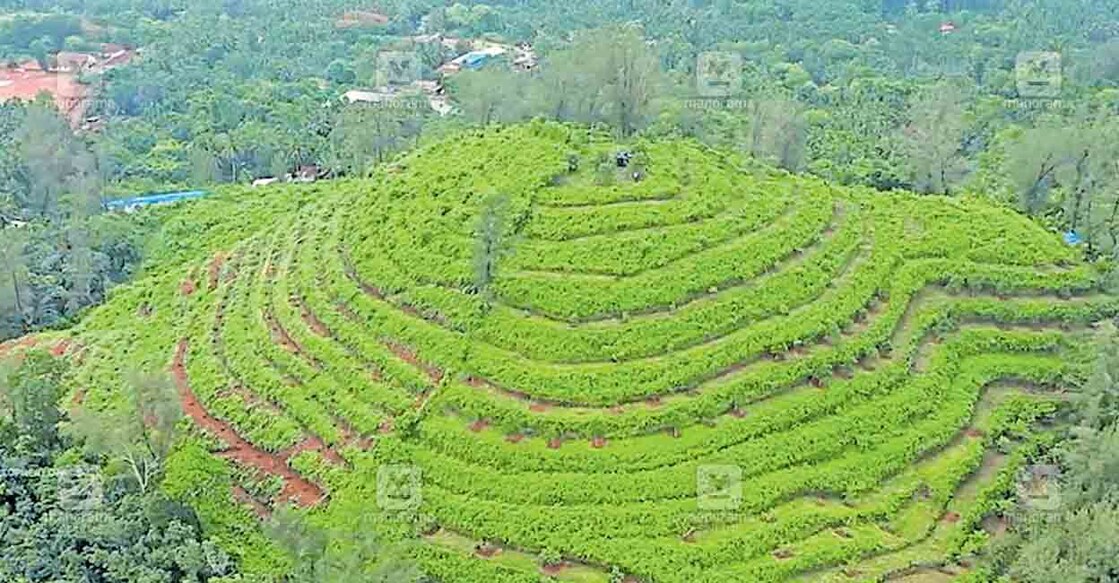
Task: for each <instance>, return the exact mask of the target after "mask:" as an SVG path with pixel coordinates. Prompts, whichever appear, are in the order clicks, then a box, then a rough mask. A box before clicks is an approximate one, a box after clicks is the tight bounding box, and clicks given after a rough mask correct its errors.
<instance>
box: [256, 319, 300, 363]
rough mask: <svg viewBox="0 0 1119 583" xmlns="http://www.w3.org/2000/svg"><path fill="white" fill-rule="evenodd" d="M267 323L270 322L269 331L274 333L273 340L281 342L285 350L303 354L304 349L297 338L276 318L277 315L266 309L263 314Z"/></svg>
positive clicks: (277, 342)
mask: <svg viewBox="0 0 1119 583" xmlns="http://www.w3.org/2000/svg"><path fill="white" fill-rule="evenodd" d="M262 315H263V317H264V321H265V323H267V324H268V331H269V332H270V333H271V334H272V342H275V343H276V344H279V345H280V346H281V347H282V348H283V349H284V350H287V351H288V352H292V353H295V354H303V350H302V349H301V348H300V346H299V345H298V344H296V342H295V340H293V339H292V337H291V335H290V334H288V331H287V330H285V329H284V327H283V326H281V325H280V323H279V322H278V321H277V320H276V316H275V315H274V314H272V312H270V311H265V312H264V313H263V314H262Z"/></svg>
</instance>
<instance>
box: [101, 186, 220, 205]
mask: <svg viewBox="0 0 1119 583" xmlns="http://www.w3.org/2000/svg"><path fill="white" fill-rule="evenodd" d="M207 194H210V193H208V192H206V191H205V190H186V191H182V192H165V193H162V194H149V195H145V196H136V197H133V198H122V199H118V200H110V201H109V202H107V203H105V208H107V209H109V210H123V209H128V208H132V207H138V206H151V205H153V204H167V203H172V202H179V201H181V200H193V199H196V198H202V197H204V196H206V195H207Z"/></svg>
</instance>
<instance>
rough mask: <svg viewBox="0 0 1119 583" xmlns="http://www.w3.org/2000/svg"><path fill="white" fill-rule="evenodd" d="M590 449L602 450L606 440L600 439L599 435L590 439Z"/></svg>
mask: <svg viewBox="0 0 1119 583" xmlns="http://www.w3.org/2000/svg"><path fill="white" fill-rule="evenodd" d="M591 447H593V448H595V449H602V448H604V447H606V438H605V437H602V436H601V435H596V436H594V438H593V439H591Z"/></svg>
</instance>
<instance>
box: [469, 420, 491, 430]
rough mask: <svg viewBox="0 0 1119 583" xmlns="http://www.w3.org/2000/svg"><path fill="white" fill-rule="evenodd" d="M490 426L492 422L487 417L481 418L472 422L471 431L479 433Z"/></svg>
mask: <svg viewBox="0 0 1119 583" xmlns="http://www.w3.org/2000/svg"><path fill="white" fill-rule="evenodd" d="M489 426H490V424H489V423H488V422H487V421H486V420H485V419H479V420H477V421H475V422H473V423H471V424H470V431H473V432H474V433H479V432H481V431H482V430H483V429H485V428H487V427H489Z"/></svg>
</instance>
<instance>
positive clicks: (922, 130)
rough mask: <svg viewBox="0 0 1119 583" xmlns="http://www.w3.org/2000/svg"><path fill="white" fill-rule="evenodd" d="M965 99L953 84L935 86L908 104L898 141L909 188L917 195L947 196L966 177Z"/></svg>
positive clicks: (962, 93)
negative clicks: (919, 193) (910, 186)
mask: <svg viewBox="0 0 1119 583" xmlns="http://www.w3.org/2000/svg"><path fill="white" fill-rule="evenodd" d="M965 99H966V95H965V93H964V92H963V91H962V90H960V89H959V88H958V86H957V85H956V84H955V83H938V84H937V85H934V86H932V87H930V88H928V89H926V90H925V91H924V92H922V93H921V94H919V95H918V96H917V98H916V99H915V100H914V101H913V103H912V104H911V105H910V108H909V116H908V120H907V123H906V125H905V126H904V127H903V128H902V133H901V140H900V141H901V144H902V152H903V153H904V155H905V159H906V162H907V165H908V167H909V172H910V176H911V177H912V180H913V186H914V188H916V189H917V190H918V191H920V192H927V193H934V194H950V193H951V192H952V189H953V187H954V186H955V185H956V184H957V183H959V182H960V180H961V179H962V178H963V177H964V175H965V174H966V171H967V159H966V157H965V156H964V152H963V142H964V138H965V135H966V132H967V130H968V126H967V121H966V118H965V114H964V103H965Z"/></svg>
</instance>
